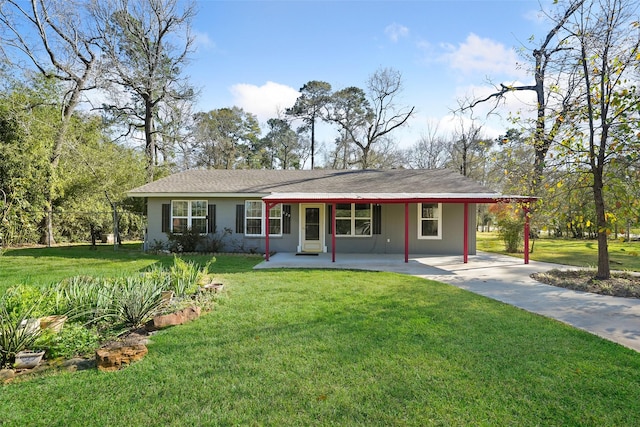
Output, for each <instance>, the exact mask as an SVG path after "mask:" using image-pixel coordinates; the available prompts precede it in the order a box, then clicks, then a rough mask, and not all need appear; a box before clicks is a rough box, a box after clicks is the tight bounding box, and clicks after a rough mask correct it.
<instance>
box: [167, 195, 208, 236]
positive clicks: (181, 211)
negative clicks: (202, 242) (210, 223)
mask: <svg viewBox="0 0 640 427" xmlns="http://www.w3.org/2000/svg"><path fill="white" fill-rule="evenodd" d="M187 229H192V230H194V231H197V232H198V233H201V234H205V233H206V232H207V201H206V200H174V201H172V202H171V231H172V232H173V233H184V232H185V231H187Z"/></svg>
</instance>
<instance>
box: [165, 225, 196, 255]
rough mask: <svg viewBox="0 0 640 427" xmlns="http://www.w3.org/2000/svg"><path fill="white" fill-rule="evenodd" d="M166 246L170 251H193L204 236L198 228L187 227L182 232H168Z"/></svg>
mask: <svg viewBox="0 0 640 427" xmlns="http://www.w3.org/2000/svg"><path fill="white" fill-rule="evenodd" d="M167 237H168V239H169V241H168V242H167V247H168V248H169V250H170V251H171V252H195V251H196V250H197V249H198V246H199V245H200V243H201V242H202V241H203V239H204V237H203V236H202V234H200V232H199V231H198V230H194V229H193V228H187V229H186V230H185V231H183V232H182V233H172V232H168V233H167Z"/></svg>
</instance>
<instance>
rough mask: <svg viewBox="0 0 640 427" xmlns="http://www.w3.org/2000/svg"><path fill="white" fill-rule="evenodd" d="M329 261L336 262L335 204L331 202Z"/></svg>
mask: <svg viewBox="0 0 640 427" xmlns="http://www.w3.org/2000/svg"><path fill="white" fill-rule="evenodd" d="M331 262H336V204H335V203H332V204H331Z"/></svg>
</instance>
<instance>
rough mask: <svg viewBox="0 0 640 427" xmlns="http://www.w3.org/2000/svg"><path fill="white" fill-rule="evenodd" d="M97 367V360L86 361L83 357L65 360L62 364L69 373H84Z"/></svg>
mask: <svg viewBox="0 0 640 427" xmlns="http://www.w3.org/2000/svg"><path fill="white" fill-rule="evenodd" d="M95 367H96V360H95V359H84V358H81V357H76V358H73V359H69V360H65V361H64V362H63V363H62V368H63V369H64V370H66V371H67V372H76V371H84V370H86V369H93V368H95Z"/></svg>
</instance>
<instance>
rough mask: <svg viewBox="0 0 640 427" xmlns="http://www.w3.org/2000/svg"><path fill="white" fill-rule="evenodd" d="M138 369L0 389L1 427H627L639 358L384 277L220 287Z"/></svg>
mask: <svg viewBox="0 0 640 427" xmlns="http://www.w3.org/2000/svg"><path fill="white" fill-rule="evenodd" d="M221 277H222V278H223V280H224V282H225V283H226V284H227V286H226V289H227V293H226V297H225V298H224V299H223V303H222V304H221V305H220V306H218V308H217V309H216V310H214V311H213V312H212V313H210V314H208V315H206V316H204V317H202V318H200V319H199V320H197V321H195V322H192V323H190V324H187V325H183V326H178V327H174V328H172V329H169V330H165V331H162V332H160V333H158V334H156V335H154V336H153V337H152V343H151V344H150V345H149V354H148V355H147V356H146V357H145V359H143V360H142V361H140V362H138V363H136V364H134V365H132V366H130V367H128V368H126V369H124V370H122V371H119V372H114V373H101V372H98V371H95V370H89V371H81V372H76V373H63V374H55V375H47V376H44V377H40V378H35V379H32V380H30V381H27V382H20V383H15V384H11V385H6V386H2V387H1V388H0V394H1V395H2V399H0V414H2V422H3V423H4V424H3V425H30V426H39V425H42V426H44V425H47V426H49V425H64V426H75V425H78V426H80V425H82V426H89V425H95V426H103V425H130V426H147V425H169V426H172V425H173V426H183V425H273V426H282V425H362V426H364V425H366V426H375V425H381V426H382V425H385V426H386V425H409V426H424V425H518V426H528V425H598V426H603V425H612V426H613V425H616V426H619V425H633V424H635V423H636V422H637V420H638V419H640V382H639V381H638V375H637V374H638V372H640V355H639V354H638V353H636V352H634V351H632V350H629V349H626V348H624V347H621V346H619V345H617V344H614V343H611V342H608V341H605V340H602V339H600V338H597V337H595V336H593V335H590V334H588V333H585V332H582V331H578V330H576V329H574V328H571V327H569V326H566V325H564V324H561V323H558V322H556V321H552V320H549V319H546V318H543V317H540V316H536V315H532V314H529V313H527V312H524V311H522V310H519V309H516V308H513V307H510V306H507V305H504V304H502V303H499V302H496V301H492V300H489V299H486V298H483V297H480V296H477V295H474V294H471V293H468V292H465V291H463V290H460V289H458V288H455V287H452V286H448V285H444V284H440V283H436V282H432V281H427V280H424V279H420V278H415V277H408V276H403V275H399V274H392V273H375V272H353V271H312V270H300V271H293V270H290V271H255V272H254V271H251V272H244V273H232V274H224V275H222V276H221Z"/></svg>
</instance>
